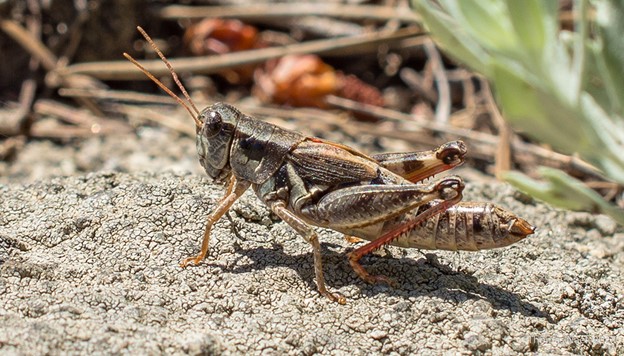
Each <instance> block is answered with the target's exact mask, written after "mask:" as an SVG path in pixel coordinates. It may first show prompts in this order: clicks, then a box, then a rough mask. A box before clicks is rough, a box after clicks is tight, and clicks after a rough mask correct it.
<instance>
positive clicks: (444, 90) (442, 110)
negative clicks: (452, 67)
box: [425, 39, 451, 122]
mask: <svg viewBox="0 0 624 356" xmlns="http://www.w3.org/2000/svg"><path fill="white" fill-rule="evenodd" d="M425 52H427V56H428V57H429V60H430V61H431V64H432V65H431V70H432V71H433V77H434V78H435V81H436V86H437V88H438V93H439V94H438V103H437V105H436V115H435V119H436V121H437V122H447V121H448V118H449V115H450V114H451V90H450V89H449V83H448V79H447V78H446V72H445V71H444V64H442V58H440V53H439V52H438V50H437V49H436V47H435V45H434V44H433V41H431V39H429V41H427V42H425Z"/></svg>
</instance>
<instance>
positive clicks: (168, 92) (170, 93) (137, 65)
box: [123, 26, 202, 128]
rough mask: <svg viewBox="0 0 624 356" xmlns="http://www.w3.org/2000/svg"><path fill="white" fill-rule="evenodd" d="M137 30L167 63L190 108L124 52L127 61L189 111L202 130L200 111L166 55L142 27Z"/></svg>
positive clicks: (196, 124)
mask: <svg viewBox="0 0 624 356" xmlns="http://www.w3.org/2000/svg"><path fill="white" fill-rule="evenodd" d="M137 30H139V32H140V33H141V34H142V35H143V37H144V38H145V39H146V40H147V42H148V43H149V44H150V45H151V46H152V48H153V49H154V50H155V51H156V53H158V56H159V57H160V59H161V60H162V61H163V62H164V63H165V65H166V66H167V68H168V69H169V72H171V76H172V77H173V80H174V81H175V83H176V84H177V86H178V88H180V90H181V91H182V94H184V97H185V98H186V101H187V102H188V104H190V107H189V105H187V103H185V102H184V101H183V100H182V99H180V97H178V96H177V95H175V94H174V93H173V92H172V91H171V90H170V89H169V88H167V87H166V86H165V85H164V84H163V83H162V82H161V81H160V80H158V79H157V78H156V77H155V76H154V75H153V74H152V73H150V72H149V71H148V70H147V69H146V68H145V67H143V66H142V65H141V64H140V63H139V62H138V61H137V60H136V59H134V58H132V56H131V55H129V54H128V53H125V52H124V54H123V56H124V57H126V59H127V60H129V61H130V62H132V63H133V64H134V65H135V66H136V67H137V68H139V69H140V70H141V72H143V73H144V74H145V75H146V76H147V77H148V78H149V79H151V80H152V81H153V82H154V83H156V84H157V85H158V86H159V87H160V88H161V89H162V90H164V91H165V93H167V94H169V96H171V97H172V98H173V99H175V100H176V101H177V102H178V103H179V104H180V105H182V106H183V107H184V108H185V109H186V111H188V113H189V114H190V115H191V117H192V118H193V120H194V121H195V126H197V127H198V128H200V127H201V126H202V122H201V121H199V119H198V118H197V116H198V115H199V110H197V107H196V106H195V104H194V103H193V100H191V97H190V96H189V94H188V92H187V91H186V88H184V86H183V85H182V83H181V82H180V79H178V75H177V74H176V72H175V70H174V69H173V66H172V65H171V63H170V62H169V60H167V58H166V57H165V55H164V54H163V53H162V52H161V51H160V49H158V47H157V46H156V44H155V43H154V41H153V40H152V39H151V38H150V36H149V35H148V34H147V33H146V32H145V31H144V30H143V29H142V28H141V26H137ZM191 108H193V110H191ZM193 111H194V112H193Z"/></svg>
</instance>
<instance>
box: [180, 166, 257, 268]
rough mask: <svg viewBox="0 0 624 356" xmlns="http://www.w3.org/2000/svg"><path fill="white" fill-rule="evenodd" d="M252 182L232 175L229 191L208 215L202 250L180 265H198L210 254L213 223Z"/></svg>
mask: <svg viewBox="0 0 624 356" xmlns="http://www.w3.org/2000/svg"><path fill="white" fill-rule="evenodd" d="M250 185H251V183H249V182H247V181H244V180H239V179H236V177H235V176H231V177H230V182H229V184H228V188H227V192H226V193H225V195H224V196H223V198H221V201H219V205H217V208H216V209H215V210H214V211H213V212H212V213H211V214H210V215H208V221H207V222H206V229H205V230H204V239H203V240H202V245H201V251H200V252H199V254H198V255H197V256H193V257H188V258H185V259H184V260H183V261H182V262H180V267H183V268H184V267H186V266H188V264H189V263H192V264H194V265H195V266H197V265H198V264H199V263H200V262H201V261H202V260H203V259H204V258H205V257H206V254H208V247H209V242H210V230H212V225H214V223H216V222H217V221H218V220H219V219H220V218H221V217H222V216H223V214H225V213H226V212H227V211H228V210H230V208H231V207H232V205H233V204H234V202H235V201H236V200H237V199H238V198H240V196H241V195H243V193H245V191H246V190H247V188H249V186H250Z"/></svg>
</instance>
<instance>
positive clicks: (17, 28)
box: [0, 20, 57, 71]
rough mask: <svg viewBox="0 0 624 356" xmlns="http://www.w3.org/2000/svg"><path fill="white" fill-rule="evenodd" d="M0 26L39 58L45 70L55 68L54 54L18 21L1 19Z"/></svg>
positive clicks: (55, 59)
mask: <svg viewBox="0 0 624 356" xmlns="http://www.w3.org/2000/svg"><path fill="white" fill-rule="evenodd" d="M0 28H2V31H4V32H5V33H6V34H7V35H9V36H11V38H13V39H14V40H15V41H16V42H17V43H19V44H20V45H21V46H22V47H23V48H24V49H26V51H28V52H29V53H30V54H31V55H33V56H34V57H35V58H37V59H39V60H40V61H41V65H43V67H44V68H45V69H46V70H48V71H51V70H53V69H55V68H56V62H57V58H56V56H55V55H54V54H53V53H52V52H51V51H50V50H49V49H48V48H47V47H46V46H44V45H43V43H41V41H38V40H37V39H36V38H34V37H33V36H32V34H30V33H29V32H28V31H27V30H26V29H25V28H24V27H22V26H21V25H20V24H19V23H17V22H16V21H13V20H1V21H0Z"/></svg>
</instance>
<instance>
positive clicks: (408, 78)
mask: <svg viewBox="0 0 624 356" xmlns="http://www.w3.org/2000/svg"><path fill="white" fill-rule="evenodd" d="M399 77H401V79H402V80H403V82H405V84H407V86H408V87H410V88H411V89H412V90H415V91H417V92H418V93H419V94H420V95H422V96H424V97H425V98H426V99H427V100H429V101H430V102H432V103H435V102H437V101H438V94H437V93H436V92H435V91H433V90H432V88H431V87H427V86H425V83H424V80H423V77H422V76H421V75H420V73H418V72H417V71H415V70H413V69H412V68H409V67H405V68H403V69H401V71H400V72H399Z"/></svg>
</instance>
